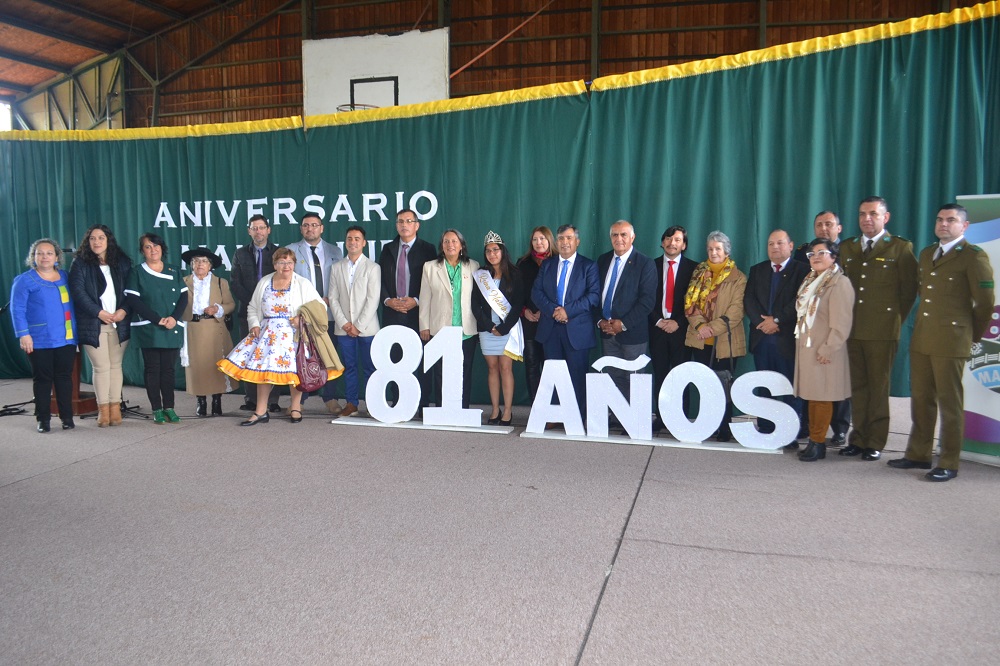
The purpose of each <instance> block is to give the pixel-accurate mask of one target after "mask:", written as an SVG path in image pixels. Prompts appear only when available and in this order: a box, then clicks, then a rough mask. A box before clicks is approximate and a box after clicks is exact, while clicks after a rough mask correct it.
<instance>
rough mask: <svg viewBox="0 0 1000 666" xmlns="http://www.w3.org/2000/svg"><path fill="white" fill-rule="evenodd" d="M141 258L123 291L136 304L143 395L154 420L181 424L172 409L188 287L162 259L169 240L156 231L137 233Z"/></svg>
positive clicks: (135, 336)
mask: <svg viewBox="0 0 1000 666" xmlns="http://www.w3.org/2000/svg"><path fill="white" fill-rule="evenodd" d="M139 251H140V252H141V253H142V256H143V258H144V259H145V261H144V262H143V263H142V264H140V265H139V266H138V267H136V268H135V269H134V270H133V271H132V273H131V274H130V275H129V277H128V282H127V286H126V288H125V294H126V297H127V298H128V303H129V304H130V305H131V306H132V307H134V308H135V312H136V320H135V321H133V322H132V339H133V340H135V342H136V344H138V345H139V347H140V348H141V349H142V362H143V365H144V367H145V382H146V397H148V398H149V405H150V407H151V408H152V410H153V423H156V424H158V425H161V424H163V423H166V422H168V421H169V422H170V423H180V420H181V419H180V417H179V416H177V412H175V411H174V381H175V379H174V378H175V376H176V375H175V373H176V370H175V369H176V366H177V358H178V356H179V355H180V350H181V347H183V346H184V328H183V327H182V326H178V325H177V322H178V320H179V319H180V318H181V316H182V315H183V313H184V310H185V309H187V302H188V290H187V287H186V286H184V282H183V281H182V280H181V274H180V271H179V270H178V269H177V268H176V267H174V266H168V265H166V263H165V261H164V260H165V259H166V257H167V243H166V241H164V240H163V238H162V237H160V236H159V235H157V234H154V233H146V234H143V235H142V236H140V237H139Z"/></svg>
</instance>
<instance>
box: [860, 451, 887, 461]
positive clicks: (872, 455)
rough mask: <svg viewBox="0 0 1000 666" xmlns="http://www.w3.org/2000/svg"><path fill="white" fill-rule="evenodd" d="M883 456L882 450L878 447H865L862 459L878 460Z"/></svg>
mask: <svg viewBox="0 0 1000 666" xmlns="http://www.w3.org/2000/svg"><path fill="white" fill-rule="evenodd" d="M881 457H882V452H881V451H878V450H876V449H865V452H864V453H862V454H861V459H862V460H878V459H879V458H881Z"/></svg>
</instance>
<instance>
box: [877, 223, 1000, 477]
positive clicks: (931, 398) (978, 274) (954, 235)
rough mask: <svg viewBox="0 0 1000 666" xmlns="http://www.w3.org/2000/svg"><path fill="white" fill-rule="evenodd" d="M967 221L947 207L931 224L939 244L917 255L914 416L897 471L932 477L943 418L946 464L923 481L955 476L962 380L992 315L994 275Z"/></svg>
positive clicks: (912, 370) (941, 463)
mask: <svg viewBox="0 0 1000 666" xmlns="http://www.w3.org/2000/svg"><path fill="white" fill-rule="evenodd" d="M968 227H969V217H968V213H967V212H966V210H965V208H963V207H962V206H959V205H958V204H945V205H944V206H942V207H941V210H940V211H938V214H937V219H936V220H935V222H934V235H935V236H937V238H938V242H937V243H934V244H933V245H931V246H930V247H926V248H924V249H923V251H922V252H921V253H920V305H919V306H918V307H917V322H916V325H915V326H914V329H913V339H912V340H911V341H910V387H911V389H912V398H911V400H910V412H911V417H912V419H913V428H912V429H911V430H910V439H909V440H908V441H907V443H906V453H905V454H904V457H902V458H897V459H896V460H890V461H889V466H890V467H895V468H896V469H930V467H931V454H932V447H933V444H934V426H935V425H936V423H937V415H938V410H939V409H940V411H941V456H940V457H939V458H938V466H937V467H936V468H934V469H933V470H931V471H930V472H928V473H927V474H926V475H925V477H926V478H927V479H928V480H930V481H949V480H951V479H954V478H955V477H956V476H958V459H959V454H960V453H961V452H962V438H963V437H964V435H965V415H964V414H963V407H964V400H965V395H964V393H963V390H962V374H963V371H964V369H965V364H966V362H967V361H968V359H969V355H970V353H971V351H972V345H973V343H975V342H979V341H980V340H982V338H983V333H984V332H985V331H986V327H987V326H988V325H989V322H990V317H992V315H993V297H994V294H993V268H992V267H991V266H990V260H989V257H987V256H986V253H985V252H984V251H983V250H982V249H980V248H979V247H978V246H976V245H972V244H971V243H969V242H967V241H966V240H965V230H966V229H967V228H968Z"/></svg>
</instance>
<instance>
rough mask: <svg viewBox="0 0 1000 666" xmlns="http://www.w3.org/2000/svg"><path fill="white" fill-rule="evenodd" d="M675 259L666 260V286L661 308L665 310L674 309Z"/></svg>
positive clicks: (670, 310)
mask: <svg viewBox="0 0 1000 666" xmlns="http://www.w3.org/2000/svg"><path fill="white" fill-rule="evenodd" d="M676 263H677V262H676V261H668V262H667V288H666V289H665V290H664V295H663V309H664V310H665V311H667V312H673V311H674V264H676Z"/></svg>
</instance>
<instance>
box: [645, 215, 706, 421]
mask: <svg viewBox="0 0 1000 666" xmlns="http://www.w3.org/2000/svg"><path fill="white" fill-rule="evenodd" d="M660 247H662V248H663V255H662V256H660V257H657V258H656V260H655V261H654V262H653V263H654V273H655V275H656V277H657V283H656V285H657V286H656V295H655V296H654V297H653V298H654V300H653V310H652V312H650V313H649V354H650V356H651V357H652V358H653V407H654V408H655V409H656V413H657V417H656V420H655V421H654V422H653V430H654V431H659V430H661V429H662V428H663V419H662V418H661V417H660V416H659V413H660V412H659V404H658V401H659V395H660V386H661V385H662V384H663V380H664V379H666V377H667V374H668V373H669V372H670V371H671V370H673V369H674V368H675V367H677V366H678V365H680V364H681V363H683V362H684V361H686V360H687V356H688V352H687V349H686V348H685V347H684V336H685V335H687V327H688V320H687V317H685V316H684V294H686V293H687V288H688V283H689V282H691V274H692V273H694V269H695V267H696V266H697V265H698V262H697V261H693V260H691V259H688V258H687V257H685V256H684V254H683V253H684V251H685V250H687V230H686V229H685V228H684V227H681V226H672V227H668V228H667V230H666V231H664V232H663V235H662V236H661V237H660ZM686 397H687V393H686V392H685V398H686Z"/></svg>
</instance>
